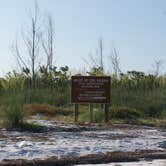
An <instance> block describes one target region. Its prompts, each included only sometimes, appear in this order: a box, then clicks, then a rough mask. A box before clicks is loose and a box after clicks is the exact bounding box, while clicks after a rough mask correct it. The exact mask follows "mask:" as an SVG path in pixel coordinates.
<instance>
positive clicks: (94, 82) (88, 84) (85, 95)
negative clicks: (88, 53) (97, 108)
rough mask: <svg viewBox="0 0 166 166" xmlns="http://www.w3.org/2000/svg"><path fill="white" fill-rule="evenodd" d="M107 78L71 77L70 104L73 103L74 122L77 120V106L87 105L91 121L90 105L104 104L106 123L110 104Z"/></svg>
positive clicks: (91, 108) (108, 78)
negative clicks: (80, 104)
mask: <svg viewBox="0 0 166 166" xmlns="http://www.w3.org/2000/svg"><path fill="white" fill-rule="evenodd" d="M110 84H111V77H109V76H72V88H71V94H72V96H71V102H72V103H74V114H75V121H77V120H78V104H79V103H89V104H90V105H89V110H90V121H91V122H92V121H93V105H92V103H100V104H105V106H104V110H105V121H106V122H108V120H109V117H108V114H109V112H108V111H109V106H108V104H109V103H110Z"/></svg>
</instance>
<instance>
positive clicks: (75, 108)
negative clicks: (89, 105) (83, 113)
mask: <svg viewBox="0 0 166 166" xmlns="http://www.w3.org/2000/svg"><path fill="white" fill-rule="evenodd" d="M74 117H75V118H74V121H75V122H78V104H74Z"/></svg>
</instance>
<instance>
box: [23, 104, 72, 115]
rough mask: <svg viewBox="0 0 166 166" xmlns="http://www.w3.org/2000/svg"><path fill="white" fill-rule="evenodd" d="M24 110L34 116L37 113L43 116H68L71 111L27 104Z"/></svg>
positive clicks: (46, 105) (45, 105)
mask: <svg viewBox="0 0 166 166" xmlns="http://www.w3.org/2000/svg"><path fill="white" fill-rule="evenodd" d="M25 109H26V110H27V112H28V113H29V114H30V115H36V114H38V113H40V114H45V115H49V116H52V115H70V114H71V113H72V110H70V109H69V108H62V107H55V106H51V105H48V104H29V105H26V106H25Z"/></svg>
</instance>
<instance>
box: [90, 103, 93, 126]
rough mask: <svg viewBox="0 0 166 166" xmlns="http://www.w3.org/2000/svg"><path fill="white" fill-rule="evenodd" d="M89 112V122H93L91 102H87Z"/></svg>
mask: <svg viewBox="0 0 166 166" xmlns="http://www.w3.org/2000/svg"><path fill="white" fill-rule="evenodd" d="M89 112H90V122H91V123H92V122H93V104H92V103H90V104H89Z"/></svg>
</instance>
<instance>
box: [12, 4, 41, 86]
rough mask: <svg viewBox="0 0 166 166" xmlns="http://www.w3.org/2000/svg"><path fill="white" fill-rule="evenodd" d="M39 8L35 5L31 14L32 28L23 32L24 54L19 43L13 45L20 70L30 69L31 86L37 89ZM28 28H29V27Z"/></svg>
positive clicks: (39, 34) (39, 37)
mask: <svg viewBox="0 0 166 166" xmlns="http://www.w3.org/2000/svg"><path fill="white" fill-rule="evenodd" d="M39 20H40V19H39V8H38V5H37V3H35V7H34V12H31V14H30V26H29V28H28V29H25V30H23V32H22V36H21V39H22V40H23V42H24V44H25V48H24V51H25V52H24V53H21V51H20V50H22V49H20V48H19V46H18V42H16V43H15V44H14V45H13V51H14V52H15V53H14V55H15V57H16V59H17V63H18V65H19V67H20V68H22V69H23V68H28V69H29V70H30V74H31V79H32V82H31V86H32V87H33V88H35V80H36V73H35V71H36V68H37V58H38V56H39V48H40V39H41V31H40V23H39ZM27 27H28V26H27Z"/></svg>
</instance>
